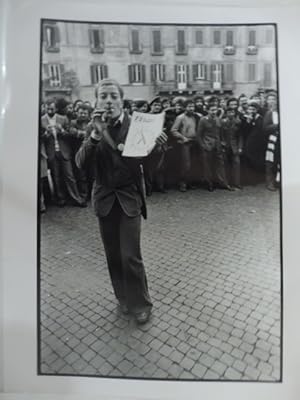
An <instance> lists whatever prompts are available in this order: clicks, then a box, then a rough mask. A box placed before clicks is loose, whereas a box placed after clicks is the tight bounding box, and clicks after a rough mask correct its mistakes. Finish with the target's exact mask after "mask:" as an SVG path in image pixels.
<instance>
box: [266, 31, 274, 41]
mask: <svg viewBox="0 0 300 400" xmlns="http://www.w3.org/2000/svg"><path fill="white" fill-rule="evenodd" d="M272 43H273V29H267V30H266V44H272Z"/></svg>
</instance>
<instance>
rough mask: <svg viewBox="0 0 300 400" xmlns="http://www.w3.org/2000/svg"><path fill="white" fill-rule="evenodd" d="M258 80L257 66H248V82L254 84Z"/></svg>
mask: <svg viewBox="0 0 300 400" xmlns="http://www.w3.org/2000/svg"><path fill="white" fill-rule="evenodd" d="M255 80H256V64H248V81H249V82H253V81H255Z"/></svg>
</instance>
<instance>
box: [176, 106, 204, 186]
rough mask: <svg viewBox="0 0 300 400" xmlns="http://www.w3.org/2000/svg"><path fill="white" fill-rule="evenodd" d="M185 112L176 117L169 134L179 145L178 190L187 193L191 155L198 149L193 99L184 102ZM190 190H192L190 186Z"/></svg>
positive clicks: (196, 116) (196, 115)
mask: <svg viewBox="0 0 300 400" xmlns="http://www.w3.org/2000/svg"><path fill="white" fill-rule="evenodd" d="M184 106H185V112H184V113H183V114H180V115H178V116H177V117H176V119H175V122H174V124H173V127H172V128H171V134H172V136H173V137H174V138H175V139H176V141H177V143H178V144H179V145H180V147H179V149H180V161H179V162H180V182H179V190H180V191H181V192H186V191H187V183H188V180H189V178H190V175H191V169H192V154H193V153H194V152H195V151H197V149H198V142H197V141H196V131H197V126H198V122H199V119H200V117H199V115H198V114H197V113H195V104H194V100H193V99H188V100H186V101H185V104H184ZM191 188H194V186H193V185H191Z"/></svg>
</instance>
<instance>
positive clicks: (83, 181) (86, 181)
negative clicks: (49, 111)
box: [69, 103, 93, 201]
mask: <svg viewBox="0 0 300 400" xmlns="http://www.w3.org/2000/svg"><path fill="white" fill-rule="evenodd" d="M89 113H90V108H89V106H88V105H86V104H85V103H83V104H82V105H80V106H79V107H78V108H77V118H76V119H74V120H72V121H71V123H70V128H69V131H70V134H71V135H72V150H73V155H74V156H73V159H75V154H76V153H77V152H78V150H79V148H80V147H81V144H82V142H83V140H84V139H85V137H86V136H87V128H88V124H89V122H90V114H89ZM74 175H75V178H76V182H77V187H78V191H79V194H80V196H81V198H82V199H84V201H87V200H88V199H89V198H90V194H91V190H92V184H93V174H92V171H91V170H90V169H89V170H87V171H85V170H82V169H80V168H78V167H77V166H76V164H75V163H74Z"/></svg>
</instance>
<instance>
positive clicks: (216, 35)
mask: <svg viewBox="0 0 300 400" xmlns="http://www.w3.org/2000/svg"><path fill="white" fill-rule="evenodd" d="M214 44H216V45H220V44H221V31H214Z"/></svg>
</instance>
